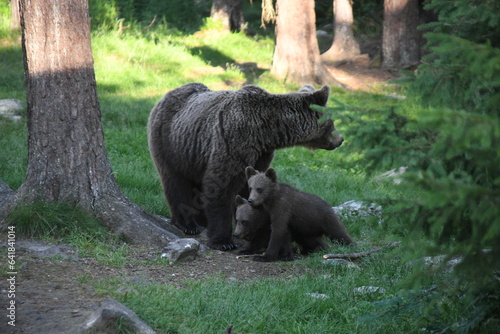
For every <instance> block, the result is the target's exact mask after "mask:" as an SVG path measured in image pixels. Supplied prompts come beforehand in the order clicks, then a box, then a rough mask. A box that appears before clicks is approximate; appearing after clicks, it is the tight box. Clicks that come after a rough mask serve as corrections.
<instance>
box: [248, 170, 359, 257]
mask: <svg viewBox="0 0 500 334" xmlns="http://www.w3.org/2000/svg"><path fill="white" fill-rule="evenodd" d="M245 174H246V177H247V180H248V188H249V191H250V195H249V197H248V204H250V205H251V206H255V207H259V206H262V207H263V208H264V210H265V211H266V212H267V213H268V214H269V216H270V218H271V238H270V240H269V244H268V246H267V249H266V252H265V253H264V255H262V256H255V257H254V258H253V259H254V260H255V261H261V262H270V261H276V260H278V259H279V256H280V252H281V253H283V254H292V253H291V252H292V251H291V242H292V239H293V235H292V233H293V234H295V235H300V236H302V237H304V238H305V237H307V238H317V237H321V236H322V235H326V236H328V237H329V238H330V240H332V241H336V242H339V243H342V244H345V245H349V244H351V243H352V242H353V241H352V238H351V236H350V235H349V233H348V232H347V230H346V228H345V226H344V224H343V223H342V222H341V221H340V219H339V218H338V217H337V215H336V214H335V212H334V211H333V209H332V208H331V206H330V205H329V204H328V203H327V202H326V201H324V200H323V199H321V198H319V197H318V196H316V195H313V194H309V193H306V192H303V191H300V190H298V189H296V188H294V187H292V186H290V185H288V184H285V183H281V182H278V181H277V175H276V171H275V170H274V169H273V168H269V169H267V170H266V171H265V172H263V173H262V172H261V173H259V172H258V171H256V170H255V169H254V168H253V167H251V166H248V167H247V168H246V169H245ZM292 231H293V232H292Z"/></svg>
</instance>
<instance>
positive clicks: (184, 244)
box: [161, 238, 200, 262]
mask: <svg viewBox="0 0 500 334" xmlns="http://www.w3.org/2000/svg"><path fill="white" fill-rule="evenodd" d="M199 249H200V243H199V242H198V240H195V239H192V238H182V239H177V240H174V241H172V242H170V243H169V244H168V245H167V246H166V247H164V248H163V250H162V254H161V257H162V258H167V259H169V260H170V261H172V262H178V261H188V260H193V259H194V258H195V257H196V256H197V255H198V250H199Z"/></svg>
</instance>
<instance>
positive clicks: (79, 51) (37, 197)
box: [0, 0, 177, 245]
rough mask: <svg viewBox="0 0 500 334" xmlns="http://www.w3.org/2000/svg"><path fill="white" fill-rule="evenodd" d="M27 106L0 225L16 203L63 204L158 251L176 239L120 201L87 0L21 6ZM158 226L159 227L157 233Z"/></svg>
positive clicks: (36, 0)
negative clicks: (22, 160) (19, 158)
mask: <svg viewBox="0 0 500 334" xmlns="http://www.w3.org/2000/svg"><path fill="white" fill-rule="evenodd" d="M21 24H22V30H23V53H24V67H25V77H26V88H27V102H28V168H27V172H26V178H25V180H24V182H23V184H22V185H21V187H20V188H19V189H18V190H17V191H16V193H15V194H14V195H13V196H11V197H10V199H9V200H8V201H7V204H6V205H5V206H4V207H3V208H1V209H0V211H1V212H0V218H4V217H5V215H6V214H7V213H8V212H9V211H10V210H11V209H12V208H13V207H15V206H16V205H18V204H20V203H24V202H33V201H46V202H58V201H60V202H65V203H69V204H72V205H76V206H78V207H79V208H81V209H82V210H84V211H86V212H88V213H91V214H93V215H95V216H97V217H98V218H100V219H101V220H102V221H103V222H104V223H105V224H106V225H107V226H108V227H110V228H111V229H112V230H113V231H114V232H116V233H119V234H121V235H122V236H124V237H125V238H126V239H128V240H130V241H132V242H137V243H145V244H155V245H162V244H165V243H166V242H168V241H170V240H173V239H175V238H177V237H176V236H175V235H174V234H173V233H172V232H176V230H175V229H174V228H172V229H171V230H170V232H168V231H166V230H165V229H162V228H160V227H159V225H160V224H161V221H160V220H159V219H158V218H156V217H153V216H152V215H150V214H148V213H146V212H145V211H144V210H143V209H141V208H140V207H139V206H137V205H135V204H133V203H132V202H131V201H130V200H128V199H127V198H126V197H125V196H124V194H123V193H122V192H121V190H120V189H119V188H118V185H117V184H116V182H115V179H114V177H113V173H112V170H111V165H110V163H109V160H108V158H107V154H106V149H105V147H104V134H103V129H102V125H101V111H100V107H99V102H98V100H97V93H96V81H95V75H94V61H93V58H92V51H91V45H90V19H89V16H88V3H87V0H71V1H69V0H68V1H60V0H21ZM164 227H165V226H164Z"/></svg>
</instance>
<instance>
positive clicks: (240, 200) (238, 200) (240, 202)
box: [234, 195, 247, 206]
mask: <svg viewBox="0 0 500 334" xmlns="http://www.w3.org/2000/svg"><path fill="white" fill-rule="evenodd" d="M234 203H235V204H236V206H240V205H243V204H245V203H247V200H246V199H244V198H243V197H241V196H240V195H236V198H235V199H234Z"/></svg>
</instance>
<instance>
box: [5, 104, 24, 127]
mask: <svg viewBox="0 0 500 334" xmlns="http://www.w3.org/2000/svg"><path fill="white" fill-rule="evenodd" d="M23 110H24V106H23V102H22V101H21V100H16V99H4V100H0V116H4V117H7V118H10V119H12V120H13V121H15V122H19V121H20V120H21V119H22V117H21V116H19V115H18V114H19V113H20V112H21V111H23Z"/></svg>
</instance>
